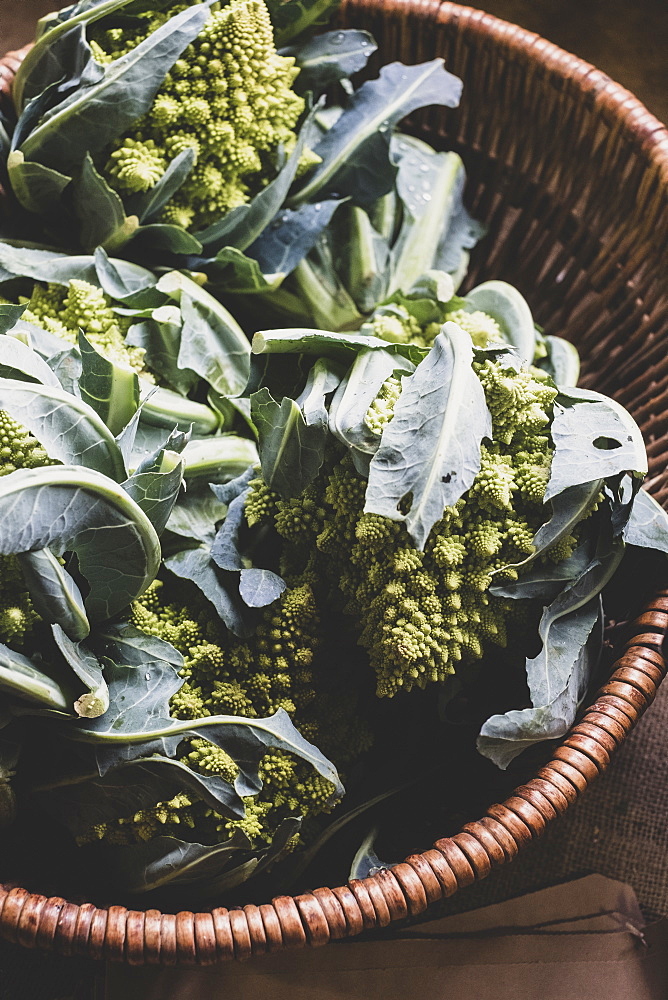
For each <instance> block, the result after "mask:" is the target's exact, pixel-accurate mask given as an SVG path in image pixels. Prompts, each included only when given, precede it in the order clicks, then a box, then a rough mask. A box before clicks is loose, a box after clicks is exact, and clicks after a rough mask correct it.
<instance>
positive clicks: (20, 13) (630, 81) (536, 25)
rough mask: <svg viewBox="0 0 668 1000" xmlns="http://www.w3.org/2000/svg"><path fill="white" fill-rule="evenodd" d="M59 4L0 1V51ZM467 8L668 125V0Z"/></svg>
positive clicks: (526, 0) (538, 1)
mask: <svg viewBox="0 0 668 1000" xmlns="http://www.w3.org/2000/svg"><path fill="white" fill-rule="evenodd" d="M60 6H63V2H62V0H61V2H60V3H58V2H52V0H0V49H1V50H2V51H3V52H6V51H7V50H8V49H12V48H16V47H17V46H19V45H23V44H25V42H27V41H29V40H30V36H31V34H32V30H33V25H34V22H35V21H36V20H37V18H38V17H41V16H42V14H45V13H46V12H47V11H49V10H54V9H55V8H57V7H60ZM471 6H474V7H475V6H481V7H483V8H484V9H485V10H487V11H489V13H490V14H496V16H497V17H502V18H504V19H505V20H507V21H512V22H513V23H515V24H520V25H521V26H522V27H523V28H528V29H529V30H530V31H536V32H538V34H539V35H543V36H544V37H545V38H549V40H550V41H551V42H555V43H556V44H557V45H560V46H561V47H562V48H564V49H567V50H568V51H569V52H574V53H575V54H576V55H578V56H581V57H582V58H583V59H586V60H588V61H589V62H591V63H593V64H594V65H595V66H597V67H598V68H599V69H602V70H603V71H604V72H606V73H608V74H609V75H610V76H611V77H612V78H613V79H614V80H616V81H617V82H618V83H621V84H622V85H623V86H624V87H628V89H629V90H631V91H633V93H634V94H635V95H636V97H639V98H640V100H641V101H642V102H643V103H644V104H646V105H647V107H648V108H649V110H650V111H652V112H653V114H655V115H656V116H657V117H658V118H660V119H661V120H662V121H664V122H665V121H668V0H487V2H486V3H480V4H477V3H476V2H472V4H471Z"/></svg>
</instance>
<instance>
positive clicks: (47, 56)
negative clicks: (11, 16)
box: [12, 0, 131, 112]
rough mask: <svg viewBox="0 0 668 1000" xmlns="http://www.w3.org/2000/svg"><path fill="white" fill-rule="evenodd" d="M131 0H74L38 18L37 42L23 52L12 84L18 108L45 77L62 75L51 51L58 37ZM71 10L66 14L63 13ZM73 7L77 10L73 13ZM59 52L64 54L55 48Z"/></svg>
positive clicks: (34, 93)
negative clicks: (67, 5)
mask: <svg viewBox="0 0 668 1000" xmlns="http://www.w3.org/2000/svg"><path fill="white" fill-rule="evenodd" d="M130 2H131V0H98V2H97V3H93V2H92V0H91V2H88V3H87V2H83V3H78V4H74V5H73V6H72V7H70V8H67V9H66V11H59V12H54V13H52V14H48V15H47V16H46V17H44V18H42V19H41V21H40V22H39V26H38V33H37V40H36V44H35V45H34V46H33V48H32V49H30V51H29V52H27V53H26V57H25V59H24V60H23V62H22V63H21V66H20V67H19V70H18V73H17V74H16V77H15V79H14V84H13V87H12V98H13V100H14V104H15V106H16V108H17V109H18V111H19V112H20V111H21V110H22V109H23V107H24V105H25V104H26V102H27V101H29V100H32V98H33V97H35V96H36V95H37V94H38V93H39V91H41V90H42V87H43V85H44V82H45V81H46V80H47V79H50V80H58V79H61V78H62V76H63V73H62V72H59V71H58V66H57V65H56V67H54V66H53V62H52V60H53V56H52V53H53V51H54V49H56V43H57V41H58V40H59V39H60V38H62V37H63V36H64V35H66V34H69V33H71V32H72V29H73V28H75V27H76V26H77V25H79V24H92V23H93V22H94V21H97V20H99V18H101V17H104V16H105V15H106V14H112V13H114V12H115V11H117V10H119V9H120V8H121V7H126V6H127V5H128V3H130ZM68 11H69V12H71V13H70V14H69V16H67V17H64V16H63V15H64V14H66V13H67V12H68ZM75 11H76V13H74V12H75ZM56 51H57V52H58V53H59V54H63V53H62V52H61V51H60V50H59V49H56Z"/></svg>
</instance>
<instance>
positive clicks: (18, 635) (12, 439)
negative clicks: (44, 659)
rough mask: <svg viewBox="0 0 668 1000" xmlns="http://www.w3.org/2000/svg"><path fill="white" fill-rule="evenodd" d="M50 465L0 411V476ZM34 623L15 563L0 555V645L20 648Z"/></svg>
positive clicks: (12, 558)
mask: <svg viewBox="0 0 668 1000" xmlns="http://www.w3.org/2000/svg"><path fill="white" fill-rule="evenodd" d="M53 464H54V462H53V460H52V459H50V458H49V456H48V455H47V453H46V451H45V450H44V448H43V447H42V446H41V444H40V443H39V441H37V439H36V438H34V437H33V436H32V434H31V433H30V432H29V431H28V430H27V429H26V428H25V427H23V426H22V425H21V424H18V423H17V422H16V421H15V420H14V419H13V418H12V417H11V416H10V415H9V413H7V411H6V410H0V476H9V475H11V473H12V472H15V471H16V470H17V469H37V468H40V467H41V466H44V465H53ZM37 621H39V616H38V615H37V612H36V611H35V609H34V608H33V605H32V601H31V600H30V595H29V594H28V592H27V590H26V589H25V583H24V580H23V574H22V572H21V567H20V566H19V563H18V560H17V559H16V557H15V556H0V642H3V643H5V644H9V645H12V646H19V647H20V646H21V644H22V643H23V641H24V640H25V639H26V637H27V636H28V635H29V634H30V632H31V630H32V628H33V627H34V625H35V624H36V623H37Z"/></svg>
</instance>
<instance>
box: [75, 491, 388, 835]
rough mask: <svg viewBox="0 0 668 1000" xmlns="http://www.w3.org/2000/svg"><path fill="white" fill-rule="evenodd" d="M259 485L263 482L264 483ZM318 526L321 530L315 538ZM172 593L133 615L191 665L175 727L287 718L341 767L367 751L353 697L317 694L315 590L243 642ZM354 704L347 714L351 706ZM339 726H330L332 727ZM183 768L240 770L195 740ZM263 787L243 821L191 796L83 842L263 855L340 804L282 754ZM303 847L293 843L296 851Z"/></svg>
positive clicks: (156, 588) (156, 591) (160, 588)
mask: <svg viewBox="0 0 668 1000" xmlns="http://www.w3.org/2000/svg"><path fill="white" fill-rule="evenodd" d="M258 482H259V481H258ZM318 529H319V525H317V526H315V527H314V529H313V530H314V531H315V530H318ZM166 589H167V588H166V587H165V586H164V584H163V583H162V582H161V581H159V580H158V581H155V582H154V583H153V584H152V585H151V586H150V587H149V588H148V590H147V591H146V593H145V594H144V595H143V596H142V597H141V598H140V599H139V600H138V601H136V602H135V604H134V605H133V612H132V620H133V623H134V624H135V625H136V626H137V627H138V628H140V629H142V631H144V632H146V633H148V634H150V635H155V636H157V637H159V638H161V639H165V640H167V641H169V642H170V643H172V645H174V646H175V647H176V649H178V651H179V652H180V653H181V654H182V655H183V658H184V667H183V676H184V684H183V686H182V687H181V688H180V690H179V691H177V692H176V694H175V695H174V696H173V697H172V699H171V706H170V707H171V713H172V715H173V716H174V717H176V718H181V719H196V718H206V717H207V716H212V715H237V716H244V717H246V718H256V717H264V716H268V715H271V714H273V713H274V712H275V711H276V710H277V709H279V708H284V709H286V711H288V712H289V713H290V715H291V716H293V721H294V722H295V725H296V726H297V727H298V728H299V729H303V731H304V733H305V734H307V738H314V736H315V734H317V733H319V732H320V730H321V728H322V730H323V731H326V732H327V736H328V739H327V744H328V751H330V752H331V753H332V756H333V757H334V758H336V756H337V754H338V756H339V757H340V759H341V760H342V761H343V762H346V761H349V760H351V759H353V756H354V755H355V753H361V752H362V751H363V750H364V749H367V748H368V746H369V743H370V738H369V735H368V730H366V728H365V727H364V726H363V725H361V724H360V722H359V720H358V719H356V718H355V715H354V711H351V709H354V700H353V697H350V698H348V696H347V695H346V693H345V692H343V693H342V692H340V691H337V693H336V694H333V693H332V692H329V693H327V694H326V695H325V696H324V697H322V698H321V697H320V695H318V694H317V688H318V684H319V681H318V670H319V667H318V665H317V663H315V662H314V657H315V653H316V651H317V649H318V646H319V644H320V620H319V614H318V609H317V607H316V602H315V597H314V594H313V591H312V589H311V587H310V586H309V585H308V584H304V583H300V582H295V583H294V584H293V585H292V586H290V587H288V589H287V590H286V591H285V592H284V593H283V594H282V595H281V597H280V598H279V600H278V601H276V602H275V603H274V604H272V605H270V606H269V607H268V608H266V609H265V611H264V612H263V614H262V618H261V621H260V622H259V624H258V626H257V628H256V629H255V632H254V634H253V635H252V636H251V637H250V638H249V639H247V640H245V641H242V640H240V639H236V638H235V637H234V636H232V635H231V634H230V633H228V632H227V631H226V630H225V629H224V627H223V626H222V625H221V623H220V622H219V621H218V620H217V619H215V618H214V617H212V615H211V613H210V609H209V607H208V604H207V602H206V601H205V600H204V599H203V598H201V597H200V596H198V595H195V596H193V599H192V601H191V602H190V603H189V604H188V605H187V606H185V605H182V604H179V603H172V602H170V601H169V600H168V599H166V596H165V591H166ZM344 698H345V699H346V701H347V704H346V705H344V704H343V699H344ZM331 718H334V719H335V720H336V719H338V720H339V721H338V722H335V724H334V725H333V726H330V724H329V723H330V719H331ZM180 754H181V759H182V761H183V762H184V763H185V764H187V765H188V766H189V767H190V768H192V769H193V770H194V771H196V772H198V773H200V774H204V775H212V776H218V777H222V778H223V779H224V780H226V781H229V782H231V783H233V782H234V780H235V779H236V777H237V775H238V774H239V767H238V765H237V764H236V763H235V761H234V760H233V759H232V758H231V757H230V756H229V754H227V753H226V752H225V751H224V750H222V749H220V748H219V747H217V746H215V745H214V744H212V743H210V742H209V741H208V740H206V739H204V738H199V737H198V738H193V739H188V740H186V741H185V742H184V744H183V745H182V747H181V749H180ZM259 771H260V777H261V778H262V782H263V787H262V789H261V791H260V792H259V793H258V795H257V796H249V797H246V798H245V799H244V806H245V815H244V817H243V818H242V819H230V818H228V817H224V816H221V815H218V814H217V813H215V812H214V811H213V810H212V809H211V808H210V807H209V806H207V805H206V804H205V803H203V802H202V801H200V800H197V799H196V798H194V797H193V796H192V795H190V794H187V795H186V794H184V795H180V796H176V797H175V798H173V799H171V800H170V801H168V802H163V803H158V804H157V805H156V806H154V807H153V808H152V809H148V810H142V811H141V812H139V813H137V814H136V815H135V816H134V817H129V818H127V817H126V818H125V819H124V820H123V821H122V822H121V821H117V822H116V823H108V824H103V825H101V826H99V827H97V828H95V830H92V831H90V832H89V834H88V836H87V837H86V838H84V839H87V840H90V839H93V838H95V839H105V840H106V841H107V842H114V843H133V842H137V841H142V840H145V839H150V837H153V836H155V835H156V833H171V834H173V835H175V836H183V831H184V829H185V828H192V829H195V830H196V835H197V837H198V838H201V839H203V840H205V841H206V839H207V838H209V839H210V840H211V841H214V840H216V839H220V837H226V836H229V835H231V834H232V833H234V831H235V830H240V831H242V832H243V833H245V834H246V836H247V837H248V838H249V839H250V841H251V843H252V844H253V845H256V846H261V845H263V844H268V843H270V842H271V840H272V838H273V836H274V834H275V832H276V830H277V829H278V827H279V826H280V824H281V822H282V821H283V820H284V819H286V818H287V817H288V816H303V817H306V818H308V817H314V816H317V815H318V814H320V813H323V812H325V811H328V810H329V809H330V808H332V806H333V805H334V804H335V802H336V799H335V796H334V791H335V789H334V786H333V785H331V783H330V782H328V781H326V780H324V779H321V778H320V776H319V775H318V774H317V773H316V772H314V771H313V769H312V768H311V766H310V765H309V764H307V763H306V762H305V761H303V760H301V759H298V758H295V757H293V756H292V755H291V754H289V753H286V752H284V751H281V750H269V751H268V752H267V753H266V754H265V756H264V757H263V759H262V760H261V762H260V765H259ZM296 844H297V841H296V840H295V841H293V842H291V844H290V845H289V849H292V848H293V847H295V846H296Z"/></svg>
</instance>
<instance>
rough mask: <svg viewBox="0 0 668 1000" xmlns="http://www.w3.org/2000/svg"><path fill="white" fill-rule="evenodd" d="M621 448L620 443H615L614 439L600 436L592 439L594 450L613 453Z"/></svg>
mask: <svg viewBox="0 0 668 1000" xmlns="http://www.w3.org/2000/svg"><path fill="white" fill-rule="evenodd" d="M621 446H622V443H621V441H616V440H615V438H609V437H603V436H601V437H597V438H595V439H594V448H600V449H601V451H613V450H614V449H615V448H621Z"/></svg>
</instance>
